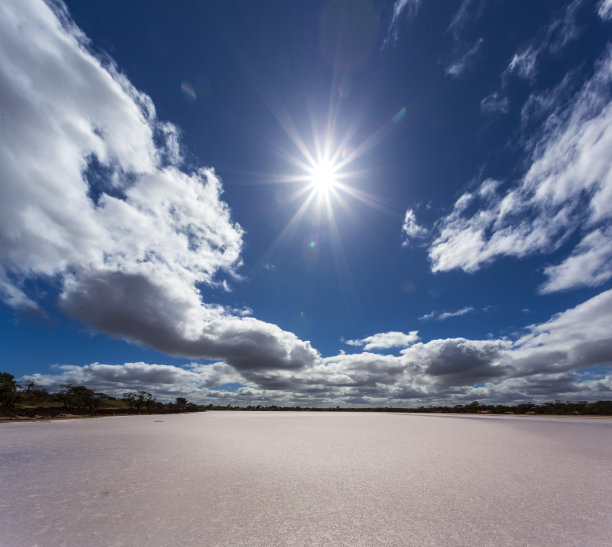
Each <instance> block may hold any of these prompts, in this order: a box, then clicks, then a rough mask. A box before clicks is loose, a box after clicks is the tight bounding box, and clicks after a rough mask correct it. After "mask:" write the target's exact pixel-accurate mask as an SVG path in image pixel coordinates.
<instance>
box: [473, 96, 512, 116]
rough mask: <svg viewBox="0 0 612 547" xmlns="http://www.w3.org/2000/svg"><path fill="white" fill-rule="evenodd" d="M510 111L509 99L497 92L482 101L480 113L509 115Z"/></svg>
mask: <svg viewBox="0 0 612 547" xmlns="http://www.w3.org/2000/svg"><path fill="white" fill-rule="evenodd" d="M509 110H510V101H509V100H508V97H506V96H504V95H501V94H500V93H498V92H497V91H496V92H494V93H491V94H490V95H487V96H486V97H485V98H484V99H482V100H481V101H480V112H482V113H483V114H494V113H496V112H501V113H502V114H507V113H508V111H509Z"/></svg>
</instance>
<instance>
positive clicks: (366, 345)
mask: <svg viewBox="0 0 612 547" xmlns="http://www.w3.org/2000/svg"><path fill="white" fill-rule="evenodd" d="M418 332H419V331H416V330H411V331H410V332H409V333H405V332H398V331H390V332H379V333H378V334H373V335H372V336H367V337H366V338H362V339H360V340H347V341H346V344H348V345H350V346H363V349H364V350H365V351H371V350H377V349H389V348H394V347H402V348H405V347H408V346H410V345H411V344H414V343H415V342H416V341H417V340H418V339H419V334H418Z"/></svg>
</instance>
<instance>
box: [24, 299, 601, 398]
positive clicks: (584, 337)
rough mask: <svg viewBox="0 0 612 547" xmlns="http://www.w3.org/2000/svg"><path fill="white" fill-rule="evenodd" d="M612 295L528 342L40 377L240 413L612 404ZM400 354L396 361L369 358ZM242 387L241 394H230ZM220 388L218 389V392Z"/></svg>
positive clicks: (543, 326) (390, 337) (457, 342)
mask: <svg viewBox="0 0 612 547" xmlns="http://www.w3.org/2000/svg"><path fill="white" fill-rule="evenodd" d="M611 322H612V289H611V290H608V291H605V292H603V293H601V294H599V295H597V296H595V297H593V298H591V299H589V300H587V301H586V302H584V303H582V304H579V305H578V306H576V307H574V308H571V309H568V310H566V311H565V312H563V313H560V314H557V315H555V316H553V317H552V318H551V319H550V320H548V321H546V322H544V323H540V324H533V325H529V326H528V327H526V328H525V332H524V334H523V335H522V336H520V337H518V338H517V339H516V340H514V341H512V340H510V339H507V338H503V339H489V340H470V339H466V338H447V339H437V340H430V341H428V342H420V341H418V335H417V332H416V331H411V332H410V333H409V334H405V333H401V332H388V333H378V334H375V335H372V336H370V337H366V338H364V339H362V340H350V341H347V344H349V345H353V346H358V347H363V348H364V351H363V352H361V353H354V354H347V353H341V354H339V355H336V356H332V357H326V358H319V359H317V360H316V361H314V362H311V363H310V364H308V365H307V366H303V367H301V368H299V369H294V370H288V369H281V368H277V369H275V370H257V369H238V368H237V367H233V366H231V365H230V364H228V363H227V362H217V363H213V364H209V365H205V364H200V363H192V364H190V365H188V366H186V367H184V368H181V367H177V366H170V365H159V364H155V365H151V364H147V363H125V364H121V365H107V364H100V363H92V364H90V365H85V366H73V365H62V366H57V367H56V372H54V373H53V374H44V375H35V376H34V377H35V378H36V379H37V381H38V382H39V383H40V384H41V385H42V386H45V387H51V388H53V387H57V386H58V385H59V384H61V383H73V384H86V385H88V386H90V387H93V388H95V389H98V390H102V391H109V392H113V393H120V392H122V391H129V390H140V389H144V390H146V391H150V392H152V393H154V394H155V395H156V396H158V397H160V398H162V399H172V398H173V397H176V396H177V395H180V394H186V395H188V396H189V397H190V398H191V399H192V400H194V401H197V402H207V403H213V404H228V403H231V404H234V405H250V404H253V405H257V404H277V405H301V406H330V405H332V406H336V405H337V404H342V405H346V406H350V405H361V406H389V405H396V406H401V405H410V406H418V405H422V404H437V403H440V404H442V403H446V404H459V403H463V402H469V401H472V400H475V399H476V400H479V401H480V402H507V403H510V402H521V401H522V402H525V401H544V400H550V399H551V398H555V399H556V398H560V397H561V398H566V399H571V400H590V401H593V400H600V399H606V398H610V397H612V357H611V356H612V338H611V337H610V332H609V325H610V323H611ZM396 347H403V349H401V350H400V352H399V355H388V354H385V353H372V351H371V350H379V351H380V350H390V349H391V348H396ZM230 383H237V384H240V385H242V386H243V387H240V388H238V389H237V390H236V391H228V390H227V389H224V385H225V384H230ZM213 388H214V389H213Z"/></svg>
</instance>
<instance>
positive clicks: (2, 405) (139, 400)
mask: <svg viewBox="0 0 612 547" xmlns="http://www.w3.org/2000/svg"><path fill="white" fill-rule="evenodd" d="M204 410H236V411H250V410H266V411H288V410H293V411H296V410H299V411H308V412H321V411H327V412H426V413H455V414H456V413H459V414H561V415H579V416H612V401H597V402H595V403H589V402H587V401H576V402H571V401H565V402H563V401H559V400H557V401H554V402H547V403H523V404H519V405H482V404H480V403H479V402H478V401H474V402H472V403H470V404H467V405H454V406H421V407H418V408H404V407H376V408H347V407H339V406H336V407H327V408H318V407H317V408H313V407H300V406H277V405H269V406H262V405H256V406H254V405H251V406H246V407H241V406H232V405H226V406H214V405H212V404H209V405H207V406H204V405H197V404H195V403H190V402H189V401H187V399H186V398H184V397H177V398H176V400H175V401H174V402H173V403H162V402H159V401H156V400H155V398H154V397H153V395H151V394H150V393H148V392H146V391H129V392H126V393H124V394H123V396H122V397H121V398H117V397H113V396H111V395H107V394H105V393H100V392H95V391H93V390H92V389H89V388H87V387H85V386H73V385H70V384H62V385H60V389H59V391H57V392H55V393H49V392H48V391H47V390H46V389H45V388H43V387H40V386H39V385H38V384H37V383H36V381H34V380H30V381H28V382H27V383H26V384H25V385H23V386H22V385H20V384H18V383H17V381H16V380H15V378H14V376H13V375H12V374H9V373H8V372H0V417H2V416H16V417H19V416H24V417H27V416H29V417H33V416H59V415H61V414H90V415H114V414H139V413H146V414H153V413H155V414H157V413H177V412H202V411H204Z"/></svg>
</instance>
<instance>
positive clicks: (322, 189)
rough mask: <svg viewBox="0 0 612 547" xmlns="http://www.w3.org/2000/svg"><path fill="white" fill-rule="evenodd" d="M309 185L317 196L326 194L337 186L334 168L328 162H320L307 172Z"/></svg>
mask: <svg viewBox="0 0 612 547" xmlns="http://www.w3.org/2000/svg"><path fill="white" fill-rule="evenodd" d="M309 172H310V173H309V175H310V177H309V178H310V185H311V187H312V189H313V190H314V191H315V192H316V193H317V194H327V193H328V192H329V191H330V190H333V189H334V188H335V187H336V185H337V184H338V180H337V174H336V167H335V166H334V164H333V163H331V162H330V161H328V160H322V161H320V162H319V163H317V164H315V165H313V166H312V167H311V169H310V170H309Z"/></svg>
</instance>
